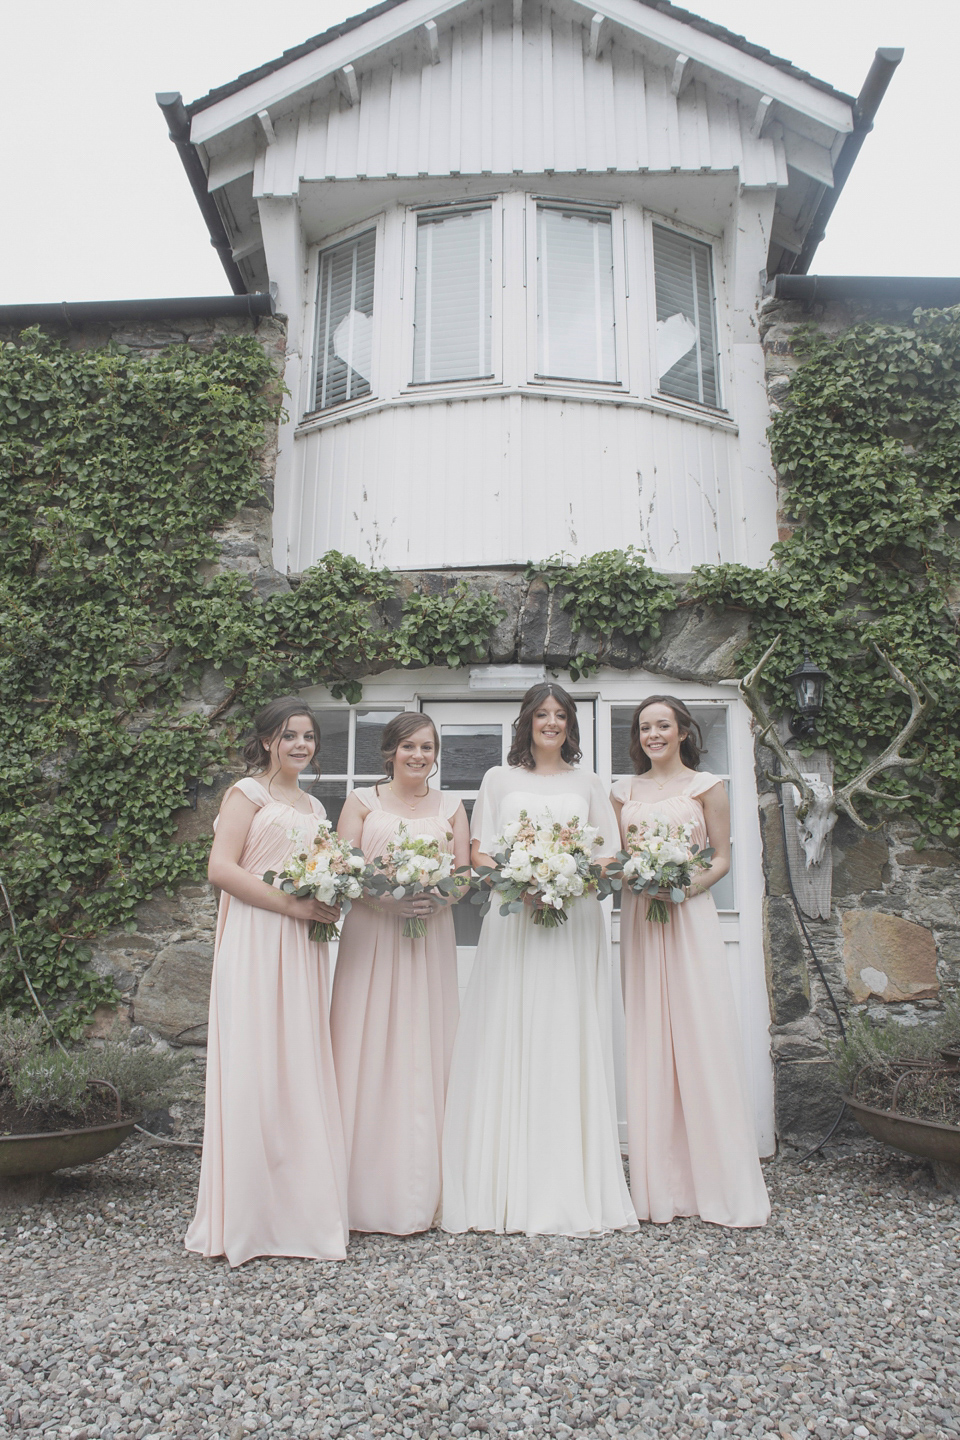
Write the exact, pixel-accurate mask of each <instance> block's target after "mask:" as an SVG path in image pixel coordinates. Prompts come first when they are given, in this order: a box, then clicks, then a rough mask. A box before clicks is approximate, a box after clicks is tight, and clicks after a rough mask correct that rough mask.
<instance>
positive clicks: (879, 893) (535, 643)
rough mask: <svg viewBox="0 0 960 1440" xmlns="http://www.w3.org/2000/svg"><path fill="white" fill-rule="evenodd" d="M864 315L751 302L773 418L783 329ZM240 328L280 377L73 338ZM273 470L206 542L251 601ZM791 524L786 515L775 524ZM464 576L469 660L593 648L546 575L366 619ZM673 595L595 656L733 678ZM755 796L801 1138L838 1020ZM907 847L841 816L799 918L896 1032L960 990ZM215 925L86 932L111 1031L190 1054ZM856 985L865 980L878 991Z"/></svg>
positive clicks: (212, 696) (952, 944)
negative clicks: (655, 619) (473, 628)
mask: <svg viewBox="0 0 960 1440" xmlns="http://www.w3.org/2000/svg"><path fill="white" fill-rule="evenodd" d="M860 318H865V317H864V312H863V311H856V312H855V311H852V310H850V309H848V308H846V307H841V306H831V307H819V310H818V312H817V313H814V314H813V315H811V313H810V312H809V311H806V310H804V309H802V308H801V307H799V306H796V305H794V306H789V305H784V304H780V303H768V304H767V305H766V306H765V307H764V310H763V313H762V326H763V335H764V344H765V350H766V356H767V379H768V388H769V395H770V402H771V408H772V410H775V409H776V408H777V406H778V405H780V404H782V403H783V401H784V399H785V397H786V394H787V392H788V390H789V383H790V377H791V375H792V373H793V371H794V369H795V367H796V364H797V362H796V359H795V357H794V355H793V350H792V337H793V335H794V333H795V330H796V328H797V326H798V325H799V324H809V323H810V322H811V320H813V321H814V322H815V323H817V324H820V325H821V326H822V327H823V328H824V329H825V330H827V331H830V332H831V333H838V332H839V331H840V330H842V329H844V328H846V327H847V326H849V325H850V324H851V323H853V322H854V321H855V320H857V319H860ZM866 318H869V317H866ZM884 318H897V319H901V320H904V321H906V320H908V319H909V316H908V315H901V314H899V312H896V311H894V312H893V313H891V314H887V315H885V317H884ZM237 331H240V332H242V333H247V332H252V333H255V334H256V335H257V336H258V338H259V339H260V340H261V342H262V343H263V344H264V346H265V347H266V348H267V349H268V351H269V353H270V354H271V355H272V356H273V357H274V359H275V362H276V364H277V366H278V368H279V367H280V366H281V365H282V360H283V349H284V330H283V325H282V322H280V321H278V320H271V321H260V322H259V323H256V322H250V321H244V322H233V321H231V322H220V323H218V322H216V321H203V322H198V323H196V324H192V323H190V322H188V321H184V323H183V325H182V326H171V327H170V328H168V329H165V330H163V331H158V330H157V328H156V327H140V328H138V327H129V326H128V327H124V328H122V329H120V328H118V327H114V328H113V329H111V330H109V331H108V330H102V331H99V332H96V333H93V334H91V333H84V334H80V333H71V334H70V336H69V338H70V343H75V344H102V343H104V341H105V340H106V339H108V338H110V336H111V335H112V336H113V338H116V339H118V340H121V341H122V342H123V343H124V344H128V345H131V346H133V347H134V348H137V349H140V350H141V351H143V352H144V353H147V354H149V353H153V352H155V351H156V349H157V348H159V347H160V346H161V345H165V344H171V343H188V344H191V345H197V346H205V345H210V344H212V343H213V342H214V340H215V339H216V338H217V337H218V336H219V335H220V334H223V333H228V332H229V333H236V332H237ZM275 459H276V435H275V434H271V435H267V436H265V438H264V450H263V457H262V462H261V480H262V499H261V500H260V501H259V502H258V503H257V504H256V505H254V506H251V507H249V508H247V509H245V510H243V511H241V512H240V513H239V514H238V515H237V516H236V517H235V518H234V519H233V520H232V521H231V522H230V523H229V525H227V526H225V527H224V528H223V530H222V531H221V532H220V534H219V535H218V539H219V540H220V543H221V553H220V558H219V561H218V562H217V565H218V566H219V567H226V568H233V569H238V570H241V571H244V572H245V573H247V574H249V575H250V577H251V581H252V583H253V585H254V586H255V588H256V589H257V591H258V593H260V594H261V595H262V596H266V595H269V594H271V593H273V592H274V591H275V590H277V589H285V588H287V587H288V585H289V584H290V581H288V579H287V578H286V577H285V576H282V575H279V574H278V573H277V572H276V571H275V570H274V569H273V567H272V563H271V504H272V493H273V475H274V467H275ZM788 525H789V521H788V520H786V519H785V520H784V526H785V528H786V527H787V526H788ZM461 580H466V581H467V583H468V585H469V586H470V587H471V588H474V589H477V590H484V591H488V592H491V593H493V594H495V595H496V596H497V598H498V599H499V601H500V603H501V604H502V606H503V608H504V610H505V611H506V615H505V618H504V619H503V621H502V622H501V623H500V625H499V626H498V627H497V629H496V631H495V632H494V634H493V635H492V637H491V639H490V642H489V645H488V646H486V647H484V648H483V649H482V650H481V651H479V652H478V653H477V655H476V656H475V657H474V659H475V662H476V663H484V662H488V663H493V664H509V663H513V662H516V663H523V664H541V663H542V664H545V665H547V666H548V667H551V668H555V669H562V668H563V667H564V666H565V665H566V664H567V663H568V662H569V660H570V659H571V657H572V656H573V655H574V654H576V653H577V652H578V651H580V650H582V649H591V650H592V649H593V648H594V644H593V642H592V640H590V639H589V637H586V636H581V635H575V634H573V633H572V631H571V626H570V620H569V616H568V615H567V614H566V612H565V611H564V610H563V609H562V607H561V600H562V592H560V591H553V592H551V591H550V590H549V589H548V587H547V585H546V584H545V583H544V582H543V581H542V580H539V579H533V580H528V579H527V578H525V576H524V573H523V572H522V571H521V570H519V569H508V570H481V569H477V570H463V571H438V572H427V573H416V574H414V573H410V574H405V575H403V576H401V577H399V578H398V590H397V598H396V602H395V603H394V604H388V605H387V606H386V607H385V608H384V612H383V614H382V615H381V616H380V617H379V618H378V619H375V620H374V622H373V623H376V624H382V625H385V626H389V625H391V624H392V623H393V622H394V621H395V619H396V617H397V615H398V614H399V610H400V602H401V598H402V595H403V593H404V592H405V591H409V590H412V589H413V588H415V587H419V588H422V589H425V590H428V591H432V592H444V591H446V590H448V589H450V588H451V587H453V586H455V585H456V584H457V583H459V582H460V581H461ZM293 583H296V577H293ZM677 588H678V608H677V609H676V610H675V611H674V612H672V613H671V614H670V615H668V616H666V617H665V619H664V621H663V624H662V634H661V637H660V638H659V639H658V640H657V641H656V642H655V643H654V644H652V645H651V646H649V647H647V648H643V647H641V646H640V645H639V644H638V643H637V642H636V641H626V640H615V641H614V643H613V644H612V645H611V647H610V649H609V651H607V652H606V653H605V654H604V656H603V659H604V662H605V663H606V664H609V665H612V666H615V667H617V668H622V669H638V668H641V667H642V668H644V669H646V670H648V671H652V672H654V673H656V674H662V675H663V676H664V677H665V678H673V679H682V680H691V681H695V682H696V681H699V682H701V683H703V684H714V683H716V682H717V681H719V680H726V679H732V678H734V677H736V676H737V675H739V674H741V673H742V670H743V665H742V662H741V655H742V652H743V649H744V646H745V643H746V640H747V633H748V621H747V617H746V616H744V615H741V614H738V613H734V612H716V611H713V610H711V609H710V608H709V607H706V606H703V605H700V604H698V603H695V602H691V601H690V600H689V599H688V598H687V597H686V595H685V592H684V584H683V579H682V577H679V578H678V581H677ZM226 693H227V691H226V686H225V684H224V681H223V678H222V676H221V675H220V674H219V673H218V672H216V671H213V670H211V671H209V672H208V673H207V674H206V675H205V676H204V677H203V678H202V680H201V682H200V683H199V685H198V686H197V687H196V689H195V690H194V691H193V692H192V693H191V694H190V696H189V697H188V704H189V705H190V706H191V707H192V708H195V709H198V710H201V711H203V712H204V713H206V714H212V713H213V712H214V711H215V710H216V707H217V706H218V705H220V704H221V702H222V700H223V699H224V697H225V695H226ZM758 760H759V761H760V762H761V763H759V764H758V775H762V773H763V771H764V769H766V768H769V757H766V758H765V757H763V756H760V757H758ZM233 778H234V775H233V774H232V773H230V772H224V773H222V774H221V775H218V776H217V777H216V780H215V783H214V784H213V786H211V787H210V788H209V789H207V788H205V787H202V788H201V791H200V796H199V798H198V803H197V807H196V809H191V808H184V809H183V810H182V811H181V812H179V814H178V816H177V820H178V830H177V838H178V839H181V840H187V839H194V838H197V837H199V836H201V835H208V834H209V833H210V830H211V826H212V821H213V817H214V816H215V814H216V812H217V810H218V808H219V804H220V800H221V798H222V795H223V792H224V790H225V789H226V788H227V786H228V785H229V784H230V783H231V782H232V780H233ZM759 789H760V826H761V832H762V838H763V853H764V875H765V889H766V895H765V900H764V948H765V962H766V969H767V978H768V988H769V994H770V1005H771V1015H772V1021H773V1024H772V1046H773V1056H774V1062H775V1067H776V1082H777V1091H776V1094H777V1101H776V1103H777V1129H778V1134H779V1135H780V1136H781V1139H783V1140H785V1141H788V1142H791V1143H794V1144H804V1143H806V1142H807V1141H808V1140H811V1139H815V1138H819V1137H820V1136H821V1135H822V1134H823V1133H824V1131H825V1130H826V1129H827V1128H828V1127H829V1125H830V1124H832V1122H833V1120H834V1118H835V1116H836V1113H837V1110H838V1108H839V1097H838V1090H837V1085H836V1080H835V1075H834V1069H833V1064H832V1061H831V1059H830V1053H829V1043H830V1041H831V1038H832V1037H834V1036H835V1035H836V1033H837V1022H836V1017H835V1015H834V1013H833V1010H832V1008H831V1005H830V1002H829V999H828V996H827V991H826V988H825V985H824V983H823V980H822V979H821V977H820V975H819V973H818V971H817V968H816V966H815V964H814V962H813V960H812V958H811V955H810V951H809V948H808V945H807V941H806V939H805V938H804V935H803V933H802V931H801V928H800V926H799V925H798V922H797V918H796V915H795V912H794V908H793V905H792V903H791V900H790V892H789V883H788V877H787V868H786V860H785V856H784V850H783V839H782V834H781V831H780V818H779V808H778V804H777V797H776V795H775V794H774V793H773V790H772V787H771V786H770V785H769V784H768V783H767V782H766V781H764V780H760V781H759ZM914 838H915V837H914V835H913V834H912V832H911V829H910V827H909V825H908V824H906V823H903V822H898V823H897V824H896V825H891V826H887V827H885V828H884V829H883V830H881V831H878V832H876V833H875V834H871V835H865V834H863V833H862V832H860V831H858V830H857V829H856V828H855V827H854V826H852V825H851V824H850V823H849V822H847V821H845V820H842V821H841V822H840V823H839V824H838V826H837V828H836V831H835V832H834V844H833V864H834V876H833V881H834V887H833V907H832V911H831V915H830V918H829V920H822V921H812V920H807V921H806V922H805V923H806V926H807V932H808V935H809V937H810V940H811V941H812V943H813V946H814V949H815V951H816V953H817V956H818V957H819V959H820V962H821V964H822V967H823V971H824V974H825V975H826V977H827V980H828V981H829V984H830V987H831V989H832V991H833V993H834V996H835V998H836V1000H837V1003H838V1006H839V1008H840V1011H841V1013H842V1014H845V1015H850V1014H851V1013H853V1012H854V1011H856V1010H857V1009H858V1008H866V1009H867V1010H869V1011H872V1012H874V1013H877V1014H880V1013H884V1014H886V1013H891V1012H892V1013H894V1014H896V1015H897V1016H898V1017H899V1018H900V1019H901V1020H902V1021H903V1023H905V1024H914V1023H920V1022H922V1021H923V1019H924V1018H927V1017H929V1016H930V1015H931V1014H932V1013H935V1012H936V1010H937V1009H938V1008H939V1007H940V1004H941V997H942V995H943V993H944V991H946V990H948V989H951V988H955V987H956V986H957V985H958V984H960V872H958V862H957V856H956V855H954V854H953V853H950V852H947V851H939V850H938V851H919V852H918V851H916V850H914V848H913V840H914ZM215 923H216V902H215V896H214V894H213V892H212V890H211V889H210V887H209V886H207V885H205V884H195V885H188V886H183V887H181V889H180V890H179V891H178V892H177V893H176V894H175V895H174V896H172V897H170V896H166V895H163V894H157V895H156V896H154V897H153V898H152V899H151V900H149V901H147V902H145V903H144V904H143V905H141V906H140V909H139V912H138V916H137V930H136V932H135V933H134V934H132V935H131V934H128V933H127V932H126V931H120V932H116V933H108V934H106V935H104V936H102V937H101V938H100V941H99V943H98V945H97V947H96V951H95V955H94V959H93V964H94V966H95V968H96V969H97V970H98V971H99V972H100V973H102V974H110V975H112V976H113V977H114V979H115V980H116V982H117V985H118V987H119V988H120V990H121V993H122V995H123V997H124V998H123V1003H122V1005H121V1007H120V1013H119V1017H118V1019H119V1022H120V1023H121V1024H122V1025H123V1026H125V1027H127V1028H129V1030H130V1033H131V1037H132V1038H133V1039H134V1040H137V1039H146V1038H148V1037H150V1036H153V1037H159V1038H161V1039H163V1040H164V1041H167V1042H169V1043H171V1044H175V1045H186V1046H189V1047H191V1050H192V1051H193V1053H195V1054H196V1056H197V1058H198V1060H199V1059H200V1058H202V1054H203V1045H204V1043H205V1040H206V1008H207V995H208V991H209V982H210V969H211V965H212V957H213V936H214V928H215ZM881 961H882V963H881ZM864 972H867V974H866V978H865V977H864ZM870 986H876V987H877V989H876V991H875V990H873V989H870V988H869V987H870ZM865 987H867V988H866V989H865ZM112 1023H114V1017H113V1015H112V1014H109V1015H108V1014H104V1015H100V1016H98V1017H97V1019H96V1021H95V1025H94V1027H93V1028H94V1031H95V1032H97V1031H99V1032H102V1031H103V1029H104V1028H105V1027H106V1026H108V1025H110V1024H112ZM178 1120H179V1128H180V1130H181V1131H182V1132H183V1133H187V1134H190V1133H193V1134H196V1133H197V1129H198V1126H199V1123H200V1110H199V1106H198V1103H197V1101H196V1100H195V1101H194V1103H192V1104H190V1105H187V1106H185V1107H184V1108H183V1110H182V1113H181V1114H180V1115H179V1117H178Z"/></svg>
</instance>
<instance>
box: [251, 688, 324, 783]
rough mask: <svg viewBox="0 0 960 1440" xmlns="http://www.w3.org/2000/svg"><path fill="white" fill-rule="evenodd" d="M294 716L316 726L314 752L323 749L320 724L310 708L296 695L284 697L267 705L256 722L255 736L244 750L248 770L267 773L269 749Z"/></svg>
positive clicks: (253, 735)
mask: <svg viewBox="0 0 960 1440" xmlns="http://www.w3.org/2000/svg"><path fill="white" fill-rule="evenodd" d="M294 715H303V716H304V717H305V718H306V719H307V720H309V721H310V724H311V725H312V726H313V733H314V736H315V737H316V743H315V745H314V750H313V753H314V754H315V755H316V753H317V752H318V750H319V749H320V725H319V723H318V721H317V717H316V715H314V713H313V711H312V710H311V709H310V706H309V705H305V704H304V702H303V701H302V700H301V699H300V698H299V696H297V695H282V696H281V697H280V699H279V700H271V701H270V704H269V705H265V706H264V708H263V709H262V710H261V711H260V714H259V715H258V716H257V718H256V719H255V720H254V722H253V734H252V735H251V736H250V738H249V740H248V741H247V743H246V745H244V747H243V750H242V752H241V753H242V755H243V758H244V760H245V761H246V766H247V769H248V770H266V769H267V767H268V766H269V764H270V746H271V744H272V743H273V741H274V740H276V738H277V736H278V735H279V733H280V731H281V730H282V729H283V728H284V726H285V725H286V723H287V721H288V720H292V719H293V717H294Z"/></svg>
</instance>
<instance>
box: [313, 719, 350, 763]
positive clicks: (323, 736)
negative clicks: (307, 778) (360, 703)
mask: <svg viewBox="0 0 960 1440" xmlns="http://www.w3.org/2000/svg"><path fill="white" fill-rule="evenodd" d="M317 719H318V720H319V721H320V754H319V756H318V757H317V761H316V763H317V768H318V770H319V771H320V773H321V774H322V775H346V773H347V741H348V739H349V735H350V711H349V710H348V709H347V708H346V707H344V708H343V709H342V710H320V711H318V712H317Z"/></svg>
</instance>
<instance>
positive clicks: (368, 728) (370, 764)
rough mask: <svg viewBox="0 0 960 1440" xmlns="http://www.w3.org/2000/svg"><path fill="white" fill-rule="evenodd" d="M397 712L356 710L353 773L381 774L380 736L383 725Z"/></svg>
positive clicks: (397, 713) (397, 711)
mask: <svg viewBox="0 0 960 1440" xmlns="http://www.w3.org/2000/svg"><path fill="white" fill-rule="evenodd" d="M399 714H400V711H399V710H358V711H357V738H356V745H355V749H354V759H353V773H354V774H355V775H382V774H383V756H382V755H381V754H380V736H381V735H382V734H383V727H384V725H386V724H387V722H388V721H390V720H392V719H393V718H394V716H395V715H399Z"/></svg>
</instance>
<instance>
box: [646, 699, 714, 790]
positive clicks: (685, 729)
mask: <svg viewBox="0 0 960 1440" xmlns="http://www.w3.org/2000/svg"><path fill="white" fill-rule="evenodd" d="M651 705H666V706H668V707H669V709H671V710H672V711H673V713H674V715H675V716H676V717H677V726H678V728H679V730H680V759H681V760H682V761H683V763H684V765H686V767H687V769H688V770H699V768H700V751H701V750H702V749H703V736H702V735H701V733H700V726H699V725H698V724H697V722H696V720H694V718H693V716H692V715H691V714H690V711H689V710H688V709H687V707H686V705H684V703H683V701H682V700H678V699H677V698H676V696H675V695H648V696H647V698H646V700H644V701H643V702H642V704H640V705H638V706H637V708H636V710H634V712H633V720H632V721H631V722H630V759H631V760H632V761H633V768H634V771H635V772H636V774H637V775H643V774H644V772H645V771H647V770H650V769H651V768H652V767H651V764H650V756H649V755H647V754H646V752H645V751H644V749H643V746H642V745H641V744H640V716H641V715H642V714H643V712H644V710H646V709H648V707H649V706H651Z"/></svg>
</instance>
